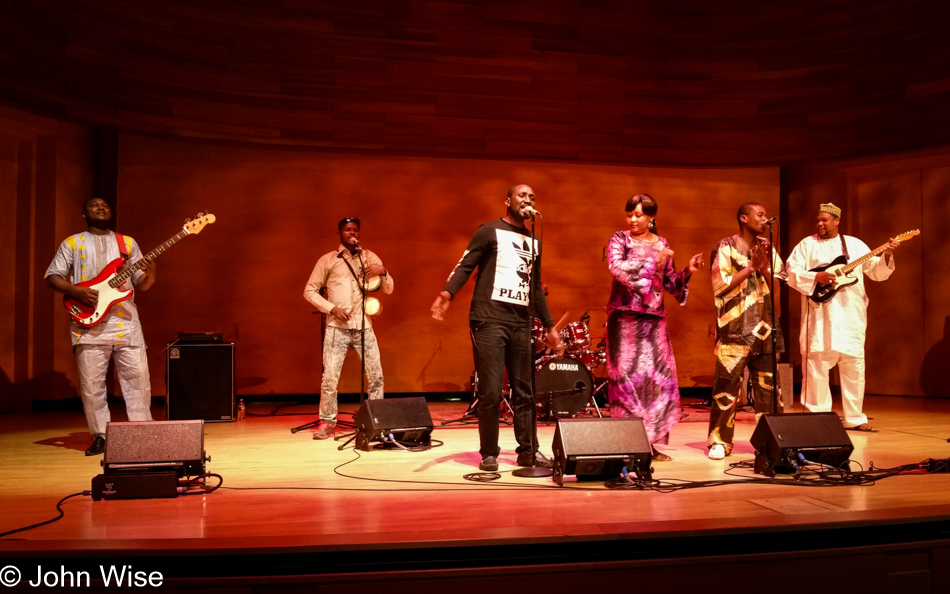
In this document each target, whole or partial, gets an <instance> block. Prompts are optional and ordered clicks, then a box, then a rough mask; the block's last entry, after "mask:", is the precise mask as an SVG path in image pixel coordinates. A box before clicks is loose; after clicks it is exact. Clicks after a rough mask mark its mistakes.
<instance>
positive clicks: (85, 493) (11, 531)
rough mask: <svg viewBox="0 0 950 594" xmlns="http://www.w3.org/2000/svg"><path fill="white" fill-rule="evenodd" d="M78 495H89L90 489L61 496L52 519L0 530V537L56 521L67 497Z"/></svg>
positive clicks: (60, 515) (62, 513) (61, 515)
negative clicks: (4, 530) (57, 513)
mask: <svg viewBox="0 0 950 594" xmlns="http://www.w3.org/2000/svg"><path fill="white" fill-rule="evenodd" d="M80 495H86V496H89V495H92V491H91V490H90V491H80V492H78V493H73V494H72V495H67V496H65V497H63V498H62V499H60V500H59V501H58V502H57V503H56V511H58V512H59V515H58V516H56V517H55V518H52V519H50V520H46V521H45V522H39V523H37V524H32V525H30V526H24V527H23V528H16V529H14V530H8V531H6V532H2V533H0V538H4V537H7V536H10V535H11V534H16V533H18V532H25V531H27V530H32V529H34V528H39V527H40V526H46V525H47V524H52V523H53V522H57V521H59V520H61V519H63V516H65V515H66V512H64V511H63V507H62V505H63V503H65V502H66V500H67V499H71V498H72V497H79V496H80ZM10 540H21V539H10Z"/></svg>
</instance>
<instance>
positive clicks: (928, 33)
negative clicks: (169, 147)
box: [0, 0, 950, 166]
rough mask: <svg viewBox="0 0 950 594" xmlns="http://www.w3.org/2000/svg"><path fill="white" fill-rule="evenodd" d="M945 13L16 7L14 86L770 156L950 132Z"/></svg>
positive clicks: (94, 115) (69, 101) (84, 113)
mask: <svg viewBox="0 0 950 594" xmlns="http://www.w3.org/2000/svg"><path fill="white" fill-rule="evenodd" d="M948 17H950V5H948V4H947V3H946V2H942V1H940V0H923V1H908V0H840V1H835V2H828V1H827V0H800V1H794V2H765V1H755V0H720V1H718V2H691V1H682V2H648V3H634V2H622V1H617V2H597V3H590V2H580V1H567V2H551V1H549V0H519V1H518V2H494V1H486V2H455V1H450V0H444V1H436V2H411V1H403V2H392V1H385V0H364V1H360V2H309V1H303V0H300V1H294V0H282V1H278V2H267V1H246V2H244V1H242V2H197V1H189V0H166V1H163V2H152V1H150V0H125V1H122V2H119V1H107V0H72V1H70V2H62V1H58V0H33V1H30V2H12V1H7V2H2V3H0V52H2V57H0V97H3V98H4V99H6V100H8V101H11V102H14V103H16V104H19V105H23V106H27V107H28V108H29V109H32V110H37V111H39V112H43V113H46V114H50V115H54V116H57V117H64V118H67V119H70V120H73V121H81V122H85V123H92V124H95V125H100V126H111V127H116V128H119V129H121V130H125V131H138V132H148V133H154V134H159V135H167V136H177V137H182V138H209V139H219V140H228V141H235V142H246V143H253V144H268V145H283V146H309V147H323V148H328V149H333V150H337V151H339V150H355V151H360V152H371V153H382V154H394V153H398V154H426V155H431V154H437V155H447V156H462V155H467V156H489V157H519V158H554V159H564V160H576V161H595V162H618V163H633V164H675V165H700V166H710V165H750V164H756V165H760V164H764V165H776V164H782V163H789V162H796V161H802V160H814V159H821V158H829V157H848V156H858V155H867V154H875V153H883V152H889V151H900V150H906V149H910V148H916V147H923V146H931V145H935V144H943V143H947V142H950V120H948V119H947V118H946V117H945V108H946V105H947V101H948V97H950V82H948V81H950V68H948V58H947V56H950V38H948V36H947V35H946V33H945V32H946V26H947V23H948Z"/></svg>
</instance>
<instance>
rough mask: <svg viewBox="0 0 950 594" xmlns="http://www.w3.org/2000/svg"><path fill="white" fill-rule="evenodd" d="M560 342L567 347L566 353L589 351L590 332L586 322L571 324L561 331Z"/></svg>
mask: <svg viewBox="0 0 950 594" xmlns="http://www.w3.org/2000/svg"><path fill="white" fill-rule="evenodd" d="M561 340H563V341H564V344H565V345H566V346H567V352H568V353H582V352H585V351H588V350H590V330H588V329H587V322H571V323H570V324H568V325H567V326H564V329H563V330H561Z"/></svg>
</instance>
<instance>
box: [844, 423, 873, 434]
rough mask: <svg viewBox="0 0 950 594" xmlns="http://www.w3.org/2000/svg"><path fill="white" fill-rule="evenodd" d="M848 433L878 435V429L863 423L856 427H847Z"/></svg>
mask: <svg viewBox="0 0 950 594" xmlns="http://www.w3.org/2000/svg"><path fill="white" fill-rule="evenodd" d="M845 429H847V430H848V431H864V432H867V433H877V429H875V428H874V427H871V426H870V425H868V424H867V423H861V424H860V425H855V426H854V427H845Z"/></svg>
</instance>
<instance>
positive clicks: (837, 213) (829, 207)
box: [818, 202, 841, 219]
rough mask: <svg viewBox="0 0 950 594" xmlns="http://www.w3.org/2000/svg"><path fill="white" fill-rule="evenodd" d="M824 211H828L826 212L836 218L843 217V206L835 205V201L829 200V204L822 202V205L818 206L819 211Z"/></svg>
mask: <svg viewBox="0 0 950 594" xmlns="http://www.w3.org/2000/svg"><path fill="white" fill-rule="evenodd" d="M823 212H826V213H828V214H830V215H831V216H833V217H834V218H836V219H840V218H841V207H840V206H835V205H834V204H833V203H831V202H829V203H827V204H822V205H821V206H819V207H818V213H819V214H821V213H823Z"/></svg>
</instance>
